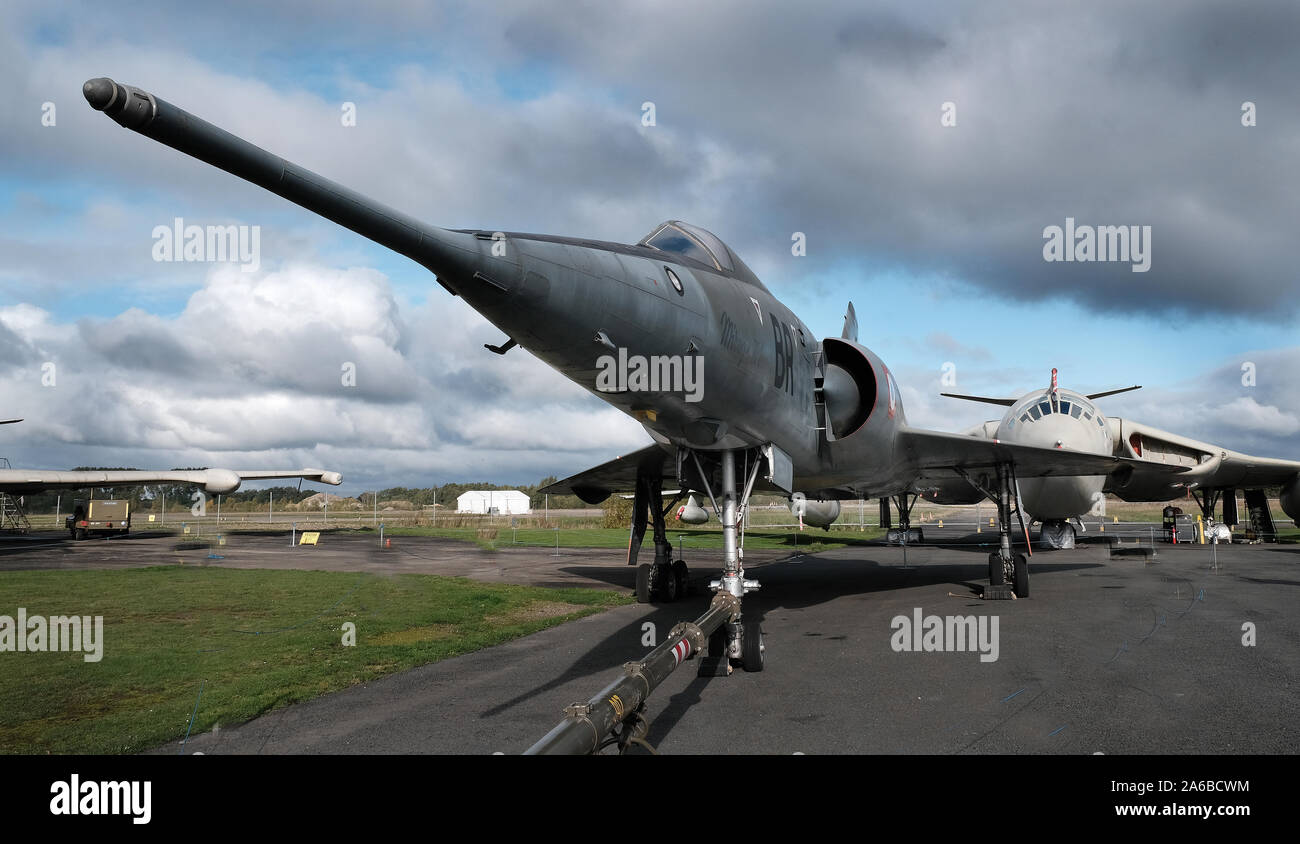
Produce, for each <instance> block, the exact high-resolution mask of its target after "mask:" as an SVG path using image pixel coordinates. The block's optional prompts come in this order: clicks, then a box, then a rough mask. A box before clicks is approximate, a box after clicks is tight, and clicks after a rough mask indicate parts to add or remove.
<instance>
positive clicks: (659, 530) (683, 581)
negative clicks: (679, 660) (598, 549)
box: [627, 473, 690, 604]
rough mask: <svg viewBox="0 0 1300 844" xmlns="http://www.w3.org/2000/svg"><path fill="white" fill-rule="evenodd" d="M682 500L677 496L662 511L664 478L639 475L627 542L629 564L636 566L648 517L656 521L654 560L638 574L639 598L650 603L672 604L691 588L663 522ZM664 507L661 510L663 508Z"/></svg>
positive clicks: (641, 565)
mask: <svg viewBox="0 0 1300 844" xmlns="http://www.w3.org/2000/svg"><path fill="white" fill-rule="evenodd" d="M680 500H681V496H680V495H678V496H677V497H676V498H674V499H673V500H672V501H671V502H670V503H669V504H668V506H667V507H666V508H663V477H661V476H660V475H657V474H651V473H639V474H638V475H637V479H636V496H635V497H634V499H633V502H632V534H631V536H630V537H629V538H628V543H627V564H628V565H629V566H633V565H637V557H638V556H639V555H640V552H641V542H642V540H644V539H645V529H646V523H647V515H649V516H650V517H651V518H652V519H653V522H654V545H655V561H654V564H653V565H651V564H649V563H641V564H640V565H639V566H637V571H636V599H637V602H638V603H641V604H648V603H649V602H650V601H652V600H655V599H658V600H661V601H664V602H666V603H672V602H673V601H676V600H677V599H678V598H681V597H683V596H684V595H685V594H686V590H687V588H688V587H689V586H690V571H689V570H688V569H687V568H686V563H685V562H683V561H682V560H676V561H674V560H673V559H672V554H673V546H672V543H670V542H669V541H668V535H667V528H666V526H665V524H664V519H665V517H666V516H667V515H668V513H669V512H670V511H671V510H672V509H673V507H675V506H677V502H678V501H680ZM661 508H662V509H661Z"/></svg>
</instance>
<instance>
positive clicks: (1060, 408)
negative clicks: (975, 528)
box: [994, 388, 1112, 521]
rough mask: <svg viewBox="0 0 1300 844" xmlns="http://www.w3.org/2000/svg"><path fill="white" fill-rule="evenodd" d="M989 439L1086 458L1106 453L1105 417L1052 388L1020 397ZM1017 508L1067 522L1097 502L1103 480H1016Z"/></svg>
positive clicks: (1079, 397)
mask: <svg viewBox="0 0 1300 844" xmlns="http://www.w3.org/2000/svg"><path fill="white" fill-rule="evenodd" d="M994 436H995V437H996V438H997V439H998V440H1000V441H1002V442H1009V443H1017V444H1020V445H1032V446H1038V447H1039V448H1063V449H1070V450H1072V451H1081V452H1086V453H1090V454H1110V453H1111V450H1112V444H1111V435H1110V429H1109V428H1108V427H1107V425H1106V418H1105V417H1104V416H1103V415H1102V413H1101V411H1100V410H1098V409H1097V407H1096V405H1094V404H1093V403H1092V402H1091V401H1090V400H1089V399H1088V398H1087V397H1086V396H1083V395H1081V394H1079V393H1076V392H1074V391H1073V390H1066V389H1061V388H1057V389H1055V390H1053V389H1050V388H1049V389H1047V390H1036V391H1033V392H1030V393H1027V394H1025V395H1024V396H1022V397H1021V398H1020V399H1019V400H1018V401H1017V402H1016V403H1015V404H1013V405H1012V406H1011V407H1010V408H1009V409H1008V410H1007V412H1006V413H1005V414H1003V416H1002V419H1001V421H1000V422H999V423H998V426H997V429H996V432H995V434H994ZM1019 483H1020V493H1021V501H1020V505H1021V507H1022V508H1023V509H1024V511H1025V512H1026V513H1027V514H1028V515H1030V516H1031V517H1033V518H1034V519H1037V520H1040V521H1044V520H1052V519H1070V518H1074V517H1076V516H1080V515H1083V514H1085V513H1088V512H1090V511H1094V510H1095V509H1096V508H1097V507H1098V505H1099V502H1101V501H1102V500H1103V492H1102V489H1103V487H1104V486H1105V483H1106V478H1105V476H1101V475H1092V476H1087V475H1083V476H1075V477H1046V478H1022V479H1021V480H1020V482H1019Z"/></svg>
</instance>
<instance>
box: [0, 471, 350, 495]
mask: <svg viewBox="0 0 1300 844" xmlns="http://www.w3.org/2000/svg"><path fill="white" fill-rule="evenodd" d="M273 478H302V479H303V480H308V481H316V482H318V483H323V484H330V485H331V486H338V485H339V484H340V483H342V482H343V476H342V475H340V474H339V473H338V472H326V471H325V470H323V469H287V470H254V471H233V470H231V469H178V470H173V471H170V472H150V471H140V470H136V469H114V470H102V471H101V470H89V471H81V472H58V471H50V470H47V469H0V492H8V493H14V494H32V493H37V492H42V491H44V490H47V489H80V488H83V487H105V486H135V485H138V484H163V483H168V484H194V485H195V486H200V487H203V489H204V490H205V491H206V492H208V493H210V494H212V495H218V494H221V495H228V494H229V493H232V492H234V491H235V490H237V489H239V485H240V484H241V483H242V482H243V481H253V480H258V481H260V480H270V479H273Z"/></svg>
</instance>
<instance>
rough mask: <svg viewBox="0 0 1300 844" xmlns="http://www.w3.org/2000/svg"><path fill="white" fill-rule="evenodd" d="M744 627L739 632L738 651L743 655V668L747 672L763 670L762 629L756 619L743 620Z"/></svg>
mask: <svg viewBox="0 0 1300 844" xmlns="http://www.w3.org/2000/svg"><path fill="white" fill-rule="evenodd" d="M744 624H745V629H744V631H742V632H741V634H740V652H741V655H742V656H743V657H744V660H743V661H744V663H745V670H746V671H749V672H754V671H762V670H763V630H762V628H760V627H759V625H758V620H757V619H755V620H753V621H747V622H744Z"/></svg>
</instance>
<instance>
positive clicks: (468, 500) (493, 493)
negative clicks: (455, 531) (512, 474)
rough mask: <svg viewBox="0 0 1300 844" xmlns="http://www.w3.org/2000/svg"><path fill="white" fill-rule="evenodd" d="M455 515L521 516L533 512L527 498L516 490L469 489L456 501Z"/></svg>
mask: <svg viewBox="0 0 1300 844" xmlns="http://www.w3.org/2000/svg"><path fill="white" fill-rule="evenodd" d="M456 512H457V513H481V514H493V515H495V514H500V515H502V516H507V515H511V516H513V515H522V514H526V513H531V512H533V508H532V507H531V506H530V505H529V502H528V496H527V495H525V494H523V493H522V492H520V491H519V490H517V489H471V490H470V491H469V492H466V493H464V494H463V495H461V496H460V497H459V498H457V499H456Z"/></svg>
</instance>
